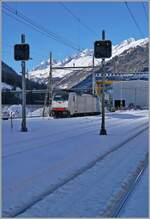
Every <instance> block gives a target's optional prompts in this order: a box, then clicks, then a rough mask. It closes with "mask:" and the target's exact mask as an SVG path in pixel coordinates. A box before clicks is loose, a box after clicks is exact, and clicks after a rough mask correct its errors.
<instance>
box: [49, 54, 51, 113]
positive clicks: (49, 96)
mask: <svg viewBox="0 0 150 219" xmlns="http://www.w3.org/2000/svg"><path fill="white" fill-rule="evenodd" d="M51 105H52V52H50V69H49V116H50V115H51Z"/></svg>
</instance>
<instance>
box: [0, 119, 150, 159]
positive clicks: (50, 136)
mask: <svg viewBox="0 0 150 219" xmlns="http://www.w3.org/2000/svg"><path fill="white" fill-rule="evenodd" d="M96 124H99V123H96ZM96 124H92V125H91V126H90V127H87V126H86V127H85V126H83V127H79V128H81V130H82V132H80V133H77V134H76V133H75V134H73V135H70V136H69V137H68V132H70V131H71V132H72V131H73V130H75V129H76V128H73V129H69V130H68V131H66V130H65V131H62V132H61V134H63V133H67V137H62V138H60V139H55V138H57V137H58V134H60V132H57V133H55V134H54V133H52V134H49V135H47V136H45V138H48V139H51V138H52V137H53V138H54V139H55V140H52V141H49V142H48V143H46V144H43V143H42V144H40V145H38V146H36V145H34V146H30V147H29V148H26V142H21V144H19V145H17V146H14V147H13V150H14V149H15V148H19V151H16V152H13V153H9V154H7V153H6V154H5V153H4V154H3V155H2V158H3V159H6V158H9V157H13V156H16V155H18V154H20V153H25V152H29V151H33V150H36V149H40V148H46V147H49V146H50V145H51V144H55V143H59V142H62V141H64V140H67V141H68V140H69V139H72V138H77V137H79V136H81V135H84V134H88V133H92V132H97V133H98V132H99V128H95V125H96ZM121 124H122V122H120V121H119V122H116V123H113V125H115V127H117V126H119V125H121ZM125 124H126V123H125V122H124V125H125ZM145 125H146V123H145V122H144V124H143V126H145ZM140 127H141V125H140ZM108 128H109V126H108ZM89 129H90V130H89ZM85 130H87V131H85ZM34 140H35V141H38V140H39V138H38V139H34ZM40 140H42V138H40ZM35 141H33V139H31V141H30V143H31V142H33V143H35ZM23 144H25V149H21V150H20V146H21V145H23ZM11 146H12V145H11Z"/></svg>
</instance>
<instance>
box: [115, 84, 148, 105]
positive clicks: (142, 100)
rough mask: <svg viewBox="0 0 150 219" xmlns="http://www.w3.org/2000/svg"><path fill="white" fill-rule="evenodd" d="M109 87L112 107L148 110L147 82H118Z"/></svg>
mask: <svg viewBox="0 0 150 219" xmlns="http://www.w3.org/2000/svg"><path fill="white" fill-rule="evenodd" d="M111 86H112V89H111V101H112V106H113V107H115V108H119V107H121V106H123V107H129V106H132V105H133V106H138V107H141V108H148V80H130V81H118V82H115V83H113V84H112V85H111Z"/></svg>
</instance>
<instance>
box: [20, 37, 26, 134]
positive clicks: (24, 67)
mask: <svg viewBox="0 0 150 219" xmlns="http://www.w3.org/2000/svg"><path fill="white" fill-rule="evenodd" d="M21 43H22V44H23V43H25V35H24V34H21ZM21 67H22V123H21V131H22V132H27V127H26V79H25V74H26V64H25V61H21Z"/></svg>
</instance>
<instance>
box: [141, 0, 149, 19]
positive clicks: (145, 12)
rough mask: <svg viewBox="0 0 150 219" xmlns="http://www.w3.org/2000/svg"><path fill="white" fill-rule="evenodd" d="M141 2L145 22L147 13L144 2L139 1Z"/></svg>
mask: <svg viewBox="0 0 150 219" xmlns="http://www.w3.org/2000/svg"><path fill="white" fill-rule="evenodd" d="M141 3H142V7H143V10H144V14H145V17H146V20H147V22H148V14H147V11H146V8H145V5H144V2H141Z"/></svg>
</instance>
